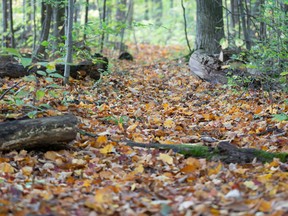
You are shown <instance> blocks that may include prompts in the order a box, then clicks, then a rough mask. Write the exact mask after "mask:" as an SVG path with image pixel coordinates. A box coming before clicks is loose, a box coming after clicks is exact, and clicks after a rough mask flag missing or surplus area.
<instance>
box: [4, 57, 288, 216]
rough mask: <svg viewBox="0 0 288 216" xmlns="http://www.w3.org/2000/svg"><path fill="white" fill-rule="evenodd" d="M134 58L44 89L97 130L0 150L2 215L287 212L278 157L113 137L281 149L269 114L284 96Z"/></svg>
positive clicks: (280, 126)
mask: <svg viewBox="0 0 288 216" xmlns="http://www.w3.org/2000/svg"><path fill="white" fill-rule="evenodd" d="M163 59H164V58H163ZM138 61H139V60H138V57H137V58H136V60H135V62H129V61H114V62H113V65H112V66H111V73H109V74H107V75H104V76H102V79H101V80H100V81H99V82H98V83H97V84H95V83H94V82H93V81H91V80H89V79H86V80H82V81H79V80H71V81H72V82H71V86H69V87H65V88H64V89H61V91H63V90H65V91H66V92H67V94H66V97H65V98H64V99H65V100H64V99H62V101H61V100H60V101H59V98H58V99H55V98H53V97H52V96H51V94H50V97H48V96H47V97H44V98H42V99H41V101H40V102H41V103H49V104H51V105H52V106H53V107H54V108H55V109H56V110H57V113H59V112H68V111H69V112H73V113H74V114H75V115H76V116H78V117H79V119H80V120H81V123H80V124H79V128H80V129H81V130H85V131H87V132H89V133H93V134H96V135H97V138H95V137H91V136H85V135H80V134H79V136H77V139H76V141H75V143H74V145H75V146H76V147H78V151H68V150H61V151H46V152H43V153H41V152H26V151H20V152H16V151H14V152H10V153H7V154H2V155H1V157H0V159H1V163H0V188H1V190H0V195H1V196H0V197H1V199H0V204H1V209H0V214H3V215H5V214H8V213H11V214H13V215H26V214H28V213H33V212H34V213H37V214H40V215H44V214H52V215H67V214H70V215H83V216H84V215H91V216H92V215H200V214H202V215H231V214H232V213H235V214H238V213H246V214H250V215H254V214H256V213H258V212H262V213H267V214H269V215H271V214H274V215H281V214H284V213H285V212H287V203H286V201H285V200H287V198H288V197H287V189H288V186H287V182H288V172H287V164H283V163H280V162H279V161H278V160H274V161H273V162H271V163H267V164H261V163H257V162H255V163H252V164H244V165H237V164H228V165H227V164H223V163H221V162H217V161H216V162H215V161H214V162H213V161H207V160H206V159H196V158H192V157H190V158H184V157H183V155H180V154H177V153H174V152H172V151H161V150H156V149H142V148H135V149H132V148H130V147H128V146H125V145H124V144H123V143H121V140H125V139H130V140H133V141H136V142H142V143H148V142H159V143H165V144H175V143H195V142H200V141H201V140H202V141H203V137H210V138H215V139H218V140H227V139H228V140H230V141H231V142H232V143H233V144H235V145H237V146H239V147H255V148H259V149H263V150H267V151H287V146H288V145H287V143H288V139H287V127H288V124H287V121H282V122H277V121H274V120H273V119H272V114H274V113H276V112H280V111H282V112H287V104H285V103H284V101H283V99H285V98H286V99H287V95H285V94H282V93H271V94H272V98H273V99H274V100H273V101H271V97H268V96H269V94H266V93H265V92H261V91H246V92H241V91H238V90H235V89H231V90H230V89H228V88H223V87H222V86H212V85H210V84H208V83H203V82H202V81H199V80H197V79H195V78H193V77H191V75H190V72H189V69H188V67H187V66H186V65H185V63H183V62H179V61H166V60H165V61H164V60H163V61H162V60H161V61H157V63H155V61H153V63H152V64H151V63H148V64H147V63H145V65H144V66H143V65H140V64H139V62H138ZM141 61H143V58H142V57H141ZM147 62H149V61H147ZM41 84H43V86H45V85H46V84H45V82H43V80H42V81H41ZM40 102H39V103H40ZM15 111H16V110H15ZM46 114H47V115H55V111H49V112H48V111H47V112H46ZM15 206H16V207H15Z"/></svg>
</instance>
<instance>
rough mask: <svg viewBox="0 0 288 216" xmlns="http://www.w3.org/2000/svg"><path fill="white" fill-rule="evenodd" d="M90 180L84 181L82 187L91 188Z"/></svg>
mask: <svg viewBox="0 0 288 216" xmlns="http://www.w3.org/2000/svg"><path fill="white" fill-rule="evenodd" d="M91 182H92V181H91V180H90V179H86V180H84V182H83V187H91Z"/></svg>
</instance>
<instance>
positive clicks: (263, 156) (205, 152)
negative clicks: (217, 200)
mask: <svg viewBox="0 0 288 216" xmlns="http://www.w3.org/2000/svg"><path fill="white" fill-rule="evenodd" d="M78 132H79V133H80V134H82V135H85V136H90V137H94V138H97V137H98V135H97V134H93V133H89V132H86V131H83V130H78ZM110 140H111V141H114V142H122V143H125V144H126V145H127V146H130V147H139V148H154V149H162V150H173V151H174V152H177V153H180V154H183V155H184V156H185V157H196V158H206V159H208V160H221V161H222V162H224V163H239V164H243V163H251V162H253V160H255V159H256V160H257V161H260V162H262V163H266V162H271V161H272V160H273V158H279V159H280V161H281V162H286V161H288V153H272V152H266V151H262V150H258V149H253V148H238V147H237V146H235V145H233V144H231V143H230V142H227V141H221V142H219V143H218V145H217V146H216V147H209V146H205V145H203V143H202V142H198V143H191V144H173V145H171V144H159V143H138V142H133V141H131V140H122V141H117V140H112V139H110Z"/></svg>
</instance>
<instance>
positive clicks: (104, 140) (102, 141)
mask: <svg viewBox="0 0 288 216" xmlns="http://www.w3.org/2000/svg"><path fill="white" fill-rule="evenodd" d="M96 142H97V143H98V144H106V143H107V142H108V140H107V137H106V136H99V137H98V138H97V141H96Z"/></svg>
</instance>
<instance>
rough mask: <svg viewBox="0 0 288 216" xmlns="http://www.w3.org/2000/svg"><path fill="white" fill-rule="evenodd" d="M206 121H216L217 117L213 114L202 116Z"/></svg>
mask: <svg viewBox="0 0 288 216" xmlns="http://www.w3.org/2000/svg"><path fill="white" fill-rule="evenodd" d="M202 115H203V117H204V119H205V120H207V121H208V120H215V116H214V115H213V114H211V113H210V114H202Z"/></svg>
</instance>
